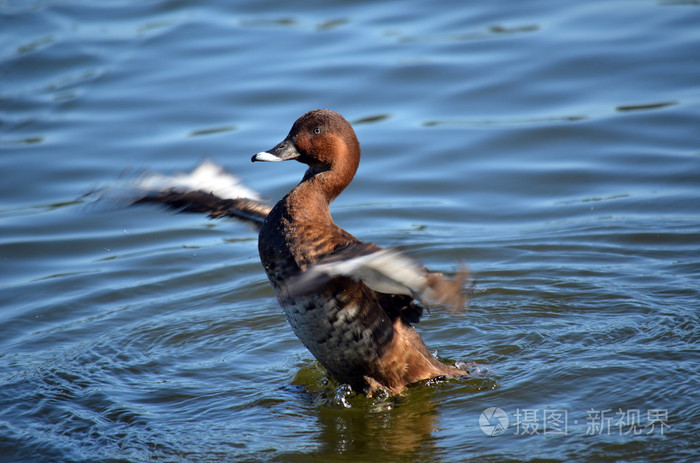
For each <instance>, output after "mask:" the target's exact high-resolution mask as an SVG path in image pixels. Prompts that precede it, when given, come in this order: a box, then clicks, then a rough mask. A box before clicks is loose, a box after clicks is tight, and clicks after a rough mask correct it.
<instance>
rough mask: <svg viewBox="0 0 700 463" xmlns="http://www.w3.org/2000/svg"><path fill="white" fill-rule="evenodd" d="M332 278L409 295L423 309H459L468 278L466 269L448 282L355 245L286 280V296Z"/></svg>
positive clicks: (394, 255) (390, 254)
mask: <svg viewBox="0 0 700 463" xmlns="http://www.w3.org/2000/svg"><path fill="white" fill-rule="evenodd" d="M336 277H348V278H352V279H353V280H356V281H361V282H362V283H364V284H365V285H366V286H367V287H369V288H370V289H372V290H374V291H376V292H378V293H382V294H387V295H394V296H409V297H410V299H408V300H409V301H410V300H412V299H417V300H418V301H420V302H421V303H422V304H423V305H424V306H425V307H428V306H429V305H430V304H440V305H445V306H449V307H453V308H457V309H461V308H462V307H464V305H465V303H466V300H467V296H466V293H465V290H464V285H465V282H466V281H467V280H468V277H469V275H468V272H467V270H466V268H462V269H460V270H459V271H458V272H457V273H456V274H455V277H454V278H453V279H449V278H446V277H445V276H444V275H442V274H440V273H430V272H428V271H427V270H426V269H425V268H424V267H423V266H421V265H420V264H418V263H417V262H416V261H414V260H413V259H411V258H410V257H408V256H406V255H405V254H402V253H401V252H399V251H397V250H395V249H380V248H377V247H376V246H374V245H372V244H365V243H355V244H353V245H351V246H348V247H346V248H343V249H341V250H339V251H337V252H334V253H332V254H330V255H329V256H327V257H325V258H323V259H321V260H320V261H319V262H318V263H316V264H315V265H312V266H311V267H309V268H308V269H306V271H304V272H302V273H301V274H300V275H298V276H297V277H295V278H293V279H292V280H291V281H290V283H289V284H288V288H287V289H288V291H289V292H290V294H295V293H296V294H302V293H310V292H313V291H314V289H315V288H318V287H319V286H321V285H323V284H324V283H326V282H327V281H329V280H330V279H332V278H336ZM397 303H398V304H399V305H405V304H406V299H400V300H399V299H397ZM418 316H420V314H418Z"/></svg>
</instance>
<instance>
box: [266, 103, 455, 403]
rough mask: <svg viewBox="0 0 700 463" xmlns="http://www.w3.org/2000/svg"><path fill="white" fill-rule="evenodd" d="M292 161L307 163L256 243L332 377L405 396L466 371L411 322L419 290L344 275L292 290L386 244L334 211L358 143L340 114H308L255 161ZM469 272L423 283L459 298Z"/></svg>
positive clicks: (289, 310) (298, 330)
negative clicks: (391, 288) (421, 384)
mask: <svg viewBox="0 0 700 463" xmlns="http://www.w3.org/2000/svg"><path fill="white" fill-rule="evenodd" d="M289 159H295V160H297V161H299V162H301V163H304V164H307V165H308V166H309V169H308V170H307V171H306V173H305V175H304V177H303V179H302V181H301V183H299V185H297V186H296V187H295V188H294V189H293V190H292V191H291V192H289V193H288V194H287V195H286V196H285V197H284V198H283V199H282V200H280V201H279V202H278V203H277V204H276V205H275V206H274V207H273V208H272V210H271V211H270V213H269V214H268V215H267V217H266V218H265V221H264V223H263V225H262V228H261V230H260V235H259V238H258V249H259V252H260V259H261V261H262V263H263V266H264V268H265V271H266V272H267V275H268V277H269V279H270V281H271V282H272V285H273V287H274V288H275V292H276V295H277V298H278V300H279V302H280V305H281V306H282V307H283V309H284V311H285V314H286V316H287V319H288V320H289V323H290V325H291V326H292V328H293V330H294V332H295V334H296V335H297V337H298V338H299V339H300V340H301V341H302V343H304V345H305V346H306V347H307V348H308V349H309V350H310V351H311V352H312V353H313V355H314V356H315V357H316V358H317V359H318V360H319V362H321V364H323V366H324V367H325V368H326V369H327V370H328V372H329V374H330V375H331V376H333V377H335V378H336V379H338V380H339V381H341V382H345V383H349V384H350V385H351V386H352V387H353V388H354V389H355V390H358V391H363V392H365V393H367V394H371V393H373V392H374V391H376V390H378V389H384V390H387V391H389V392H390V393H399V392H401V391H402V390H403V389H404V388H405V387H406V385H408V384H410V383H413V382H416V381H421V380H425V379H429V378H434V377H437V376H441V375H464V374H466V372H465V371H463V370H460V369H458V368H455V367H452V366H448V365H445V364H443V363H441V362H440V361H439V360H437V359H436V358H435V357H434V356H433V355H432V354H431V353H430V352H429V351H428V349H427V347H426V346H425V344H424V343H423V341H422V339H421V338H420V336H419V335H418V333H417V332H416V331H415V329H414V328H413V327H412V326H411V323H415V322H417V321H418V320H419V318H420V315H421V314H422V308H421V307H420V306H419V305H417V304H416V303H414V302H413V297H412V296H408V295H403V294H386V293H382V292H378V291H375V290H373V289H370V287H369V286H368V285H367V284H365V282H363V280H362V279H361V278H359V277H354V276H353V275H352V274H347V275H345V274H342V273H339V274H333V275H334V276H332V277H331V276H329V277H328V278H322V279H320V280H319V279H315V281H316V282H315V283H314V284H313V285H312V286H311V287H306V288H304V289H303V290H299V289H298V288H290V286H289V283H290V282H292V281H294V280H295V278H299V277H300V275H303V274H304V272H307V271H308V270H309V269H310V268H311V267H312V266H314V265H315V264H319V263H324V262H332V261H333V260H334V259H336V260H345V259H351V258H352V256H367V255H370V256H371V255H374V254H373V253H376V252H377V251H379V250H380V248H378V247H377V246H375V245H373V244H367V243H363V242H361V241H360V240H358V239H357V238H355V237H354V236H353V235H351V234H350V233H348V232H346V231H345V230H343V229H342V228H340V227H339V226H338V225H336V224H335V222H333V219H332V217H331V214H330V210H329V205H330V203H331V202H332V201H333V200H334V199H335V198H336V197H337V196H338V195H339V194H340V193H341V192H342V191H343V190H344V189H345V187H346V186H347V185H348V184H349V183H350V182H351V181H352V179H353V177H354V175H355V172H356V170H357V167H358V165H359V162H360V145H359V142H358V141H357V137H356V136H355V132H354V131H353V129H352V126H351V125H350V123H348V122H347V121H346V120H345V119H344V118H343V117H342V116H341V115H339V114H337V113H335V112H333V111H329V110H315V111H310V112H308V113H306V114H304V115H303V116H302V117H300V118H299V119H298V120H297V121H296V122H295V123H294V125H293V126H292V129H291V131H290V132H289V134H288V135H287V137H286V138H285V139H284V140H283V141H282V142H281V143H279V144H278V145H277V146H275V147H274V148H272V149H271V150H269V151H266V152H261V153H258V154H256V155H255V156H253V161H277V160H289ZM375 273H376V272H375ZM379 273H381V269H380V271H379ZM380 278H381V275H380ZM464 278H465V275H462V276H461V277H460V278H457V279H456V280H455V281H452V280H446V279H444V278H442V276H441V275H438V274H426V275H425V278H424V279H423V280H424V283H425V287H427V288H430V290H431V291H432V293H431V294H434V295H435V297H434V298H433V299H436V300H438V301H439V302H442V303H447V304H454V305H461V304H463V302H464V295H463V292H462V290H461V289H462V283H463V281H464ZM368 284H369V283H368ZM410 293H411V294H412V293H413V289H411V291H410Z"/></svg>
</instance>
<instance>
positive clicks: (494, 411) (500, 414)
mask: <svg viewBox="0 0 700 463" xmlns="http://www.w3.org/2000/svg"><path fill="white" fill-rule="evenodd" d="M508 423H509V420H508V414H507V413H506V412H504V411H503V409H501V408H498V407H489V408H487V409H486V410H484V411H483V412H481V415H480V416H479V427H480V428H481V430H482V431H483V432H484V434H486V435H487V436H498V435H500V434H503V433H504V432H506V429H508Z"/></svg>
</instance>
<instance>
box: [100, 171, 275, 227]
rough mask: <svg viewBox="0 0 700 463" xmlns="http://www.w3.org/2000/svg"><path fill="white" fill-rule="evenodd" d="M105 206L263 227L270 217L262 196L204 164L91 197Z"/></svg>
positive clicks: (151, 175) (119, 185) (121, 185)
mask: <svg viewBox="0 0 700 463" xmlns="http://www.w3.org/2000/svg"><path fill="white" fill-rule="evenodd" d="M91 194H92V195H98V202H101V203H102V204H103V205H104V204H107V205H108V207H109V204H115V203H116V204H118V205H122V206H124V205H126V206H128V205H132V204H142V203H157V204H162V205H164V206H166V207H168V208H171V209H176V210H177V211H179V212H198V213H205V214H208V215H209V216H210V217H212V218H218V217H235V218H237V219H242V220H246V221H249V222H252V223H253V224H255V225H256V226H258V227H260V226H261V225H262V223H263V222H264V221H265V218H266V217H267V215H268V214H269V213H270V210H271V207H270V206H268V205H267V204H264V203H263V202H262V201H261V200H260V197H259V195H258V194H257V193H256V192H255V191H253V190H251V189H249V188H247V187H246V186H245V185H243V184H242V183H241V181H240V180H239V179H238V178H237V177H236V176H234V175H232V174H230V173H228V172H226V171H224V169H223V168H222V167H221V166H218V165H217V164H214V163H213V162H211V161H205V162H203V163H202V164H200V165H199V166H198V167H197V168H196V169H194V170H193V171H192V172H187V173H177V174H174V175H163V174H158V173H154V172H145V173H142V174H141V175H139V176H135V177H132V178H130V179H127V180H122V181H120V182H117V183H115V184H113V185H109V186H108V187H106V188H102V189H98V190H96V191H94V192H92V193H91Z"/></svg>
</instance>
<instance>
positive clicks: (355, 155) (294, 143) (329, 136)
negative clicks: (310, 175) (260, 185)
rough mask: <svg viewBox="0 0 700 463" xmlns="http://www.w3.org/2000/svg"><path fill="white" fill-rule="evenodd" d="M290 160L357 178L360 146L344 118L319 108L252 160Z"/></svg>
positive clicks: (315, 169) (305, 116)
mask: <svg viewBox="0 0 700 463" xmlns="http://www.w3.org/2000/svg"><path fill="white" fill-rule="evenodd" d="M290 159H296V160H297V161H299V162H301V163H303V164H306V165H308V166H309V168H310V169H309V170H310V171H314V172H323V171H328V170H336V169H339V168H341V167H342V168H343V169H344V170H350V171H352V175H354V174H355V171H356V170H357V166H358V164H359V162H360V143H359V142H358V141H357V136H355V131H354V130H353V129H352V126H351V125H350V123H349V122H348V121H346V120H345V118H343V116H341V115H340V114H338V113H336V112H335V111H331V110H329V109H316V110H313V111H309V112H308V113H306V114H304V115H303V116H301V117H300V118H299V119H297V120H296V122H295V123H294V125H293V126H292V129H291V130H290V131H289V134H288V135H287V137H286V138H285V139H284V140H282V141H281V142H280V143H279V144H277V145H276V146H275V147H274V148H272V149H270V150H268V151H262V152H260V153H258V154H255V155H254V156H253V158H252V161H253V162H255V161H272V162H276V161H287V160H290Z"/></svg>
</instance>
